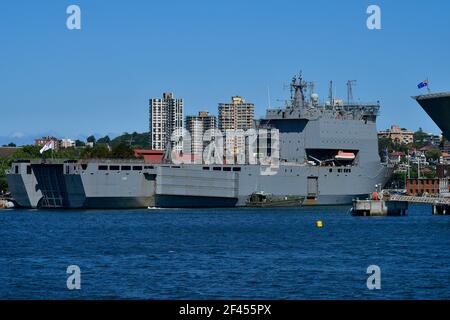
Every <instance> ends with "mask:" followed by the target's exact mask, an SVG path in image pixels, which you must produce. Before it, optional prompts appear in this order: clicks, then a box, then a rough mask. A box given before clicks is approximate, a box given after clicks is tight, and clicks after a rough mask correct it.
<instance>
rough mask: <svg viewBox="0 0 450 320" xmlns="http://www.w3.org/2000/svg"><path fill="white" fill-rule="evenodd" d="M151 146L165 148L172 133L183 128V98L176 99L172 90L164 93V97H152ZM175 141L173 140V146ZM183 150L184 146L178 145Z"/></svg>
mask: <svg viewBox="0 0 450 320" xmlns="http://www.w3.org/2000/svg"><path fill="white" fill-rule="evenodd" d="M149 111H150V121H149V122H150V130H149V132H150V148H151V149H152V150H165V149H166V147H167V145H168V144H169V141H170V140H171V136H172V133H174V132H175V130H183V99H174V98H173V94H172V93H171V92H166V93H164V94H163V97H162V99H159V98H155V99H150V108H149ZM173 143H174V141H172V147H173ZM176 149H177V150H178V151H181V149H182V146H181V145H176Z"/></svg>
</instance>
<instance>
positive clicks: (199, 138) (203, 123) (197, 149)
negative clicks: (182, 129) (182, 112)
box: [186, 111, 217, 159]
mask: <svg viewBox="0 0 450 320" xmlns="http://www.w3.org/2000/svg"><path fill="white" fill-rule="evenodd" d="M210 129H217V119H216V117H215V116H213V115H210V114H209V113H208V112H206V111H200V112H199V113H198V115H197V116H187V117H186V130H187V131H189V134H190V137H191V141H190V143H191V153H192V154H193V155H194V158H195V159H202V155H203V149H204V147H205V144H206V143H207V142H204V141H203V135H204V133H205V132H206V131H208V130H210Z"/></svg>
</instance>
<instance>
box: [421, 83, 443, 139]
mask: <svg viewBox="0 0 450 320" xmlns="http://www.w3.org/2000/svg"><path fill="white" fill-rule="evenodd" d="M414 99H415V100H416V101H417V102H418V103H419V104H420V106H421V107H422V108H423V110H425V112H426V113H427V114H428V115H429V116H430V118H431V119H432V120H433V121H434V122H435V123H436V125H437V126H438V127H439V129H441V130H442V133H443V135H444V136H445V138H446V139H447V140H450V92H443V93H436V94H425V95H420V96H416V97H414Z"/></svg>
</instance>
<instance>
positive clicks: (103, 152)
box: [80, 144, 111, 159]
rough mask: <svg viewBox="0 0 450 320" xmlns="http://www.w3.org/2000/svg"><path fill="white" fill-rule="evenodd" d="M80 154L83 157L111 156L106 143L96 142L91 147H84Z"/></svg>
mask: <svg viewBox="0 0 450 320" xmlns="http://www.w3.org/2000/svg"><path fill="white" fill-rule="evenodd" d="M80 156H81V158H83V159H105V158H110V157H111V152H110V150H109V148H108V146H107V145H106V144H96V145H95V146H94V147H93V148H91V147H87V148H84V149H83V150H82V151H81V155H80Z"/></svg>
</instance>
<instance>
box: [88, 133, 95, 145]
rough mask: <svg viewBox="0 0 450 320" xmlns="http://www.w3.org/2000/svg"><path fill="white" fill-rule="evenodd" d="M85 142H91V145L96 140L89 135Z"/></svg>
mask: <svg viewBox="0 0 450 320" xmlns="http://www.w3.org/2000/svg"><path fill="white" fill-rule="evenodd" d="M86 141H87V142H92V143H93V144H95V141H96V139H95V137H94V136H93V135H90V136H89V137H87V139H86Z"/></svg>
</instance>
